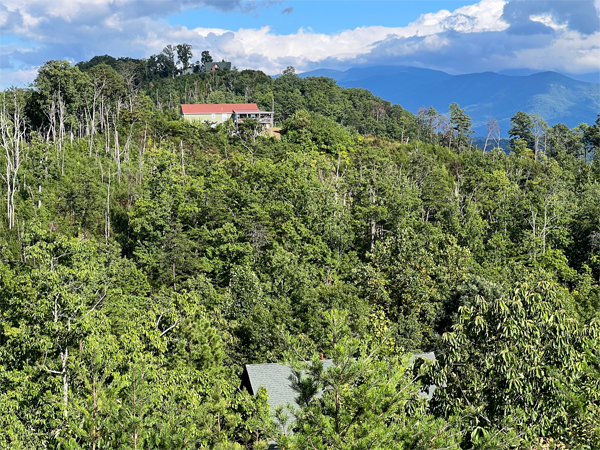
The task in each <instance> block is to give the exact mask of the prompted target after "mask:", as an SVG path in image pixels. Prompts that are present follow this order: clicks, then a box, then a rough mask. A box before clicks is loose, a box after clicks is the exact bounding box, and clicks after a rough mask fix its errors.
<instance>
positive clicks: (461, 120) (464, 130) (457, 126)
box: [450, 103, 474, 152]
mask: <svg viewBox="0 0 600 450" xmlns="http://www.w3.org/2000/svg"><path fill="white" fill-rule="evenodd" d="M450 123H451V124H452V127H453V128H454V131H455V133H456V148H457V149H458V151H459V152H461V151H463V150H464V149H466V148H468V146H469V145H470V143H469V138H470V137H471V135H473V133H474V131H473V130H471V126H472V125H473V122H472V121H471V118H470V117H469V116H468V115H467V113H466V111H465V110H464V109H462V108H461V107H460V106H458V103H451V104H450Z"/></svg>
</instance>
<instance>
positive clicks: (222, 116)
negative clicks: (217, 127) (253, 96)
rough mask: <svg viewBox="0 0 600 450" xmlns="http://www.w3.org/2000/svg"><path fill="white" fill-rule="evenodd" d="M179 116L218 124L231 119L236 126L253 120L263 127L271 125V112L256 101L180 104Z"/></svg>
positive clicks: (187, 119)
mask: <svg viewBox="0 0 600 450" xmlns="http://www.w3.org/2000/svg"><path fill="white" fill-rule="evenodd" d="M181 116H182V117H183V119H184V120H186V121H188V122H208V123H212V124H220V123H224V122H227V121H228V120H229V119H233V123H234V124H235V125H236V126H237V125H239V124H241V123H243V122H244V121H245V120H248V119H250V120H255V121H256V122H257V123H259V124H260V125H262V126H263V127H264V128H265V129H267V130H268V129H270V128H272V127H273V112H272V111H261V110H260V109H258V106H257V104H256V103H220V104H216V105H206V104H202V105H181Z"/></svg>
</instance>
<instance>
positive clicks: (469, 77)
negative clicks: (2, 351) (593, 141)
mask: <svg viewBox="0 0 600 450" xmlns="http://www.w3.org/2000/svg"><path fill="white" fill-rule="evenodd" d="M508 72H509V73H510V71H508ZM300 76H302V77H306V76H309V77H313V76H328V77H330V78H333V79H335V80H337V81H338V82H339V84H340V85H341V86H344V87H357V88H358V87H360V88H364V89H369V90H370V91H372V92H373V93H374V94H376V95H381V96H383V97H385V98H386V99H387V100H391V101H392V102H395V103H399V104H401V105H402V106H403V107H404V108H406V109H407V110H409V111H412V112H415V113H416V112H417V110H418V109H419V108H420V107H422V106H423V105H426V106H428V105H433V106H434V107H435V108H437V109H438V110H441V111H446V108H447V105H448V104H449V103H452V102H457V103H460V104H461V105H462V106H463V107H464V108H465V109H466V110H467V112H468V113H469V114H470V115H471V117H472V118H473V129H474V130H475V132H476V135H478V136H485V133H486V124H487V122H488V121H489V120H490V119H496V120H497V121H498V123H499V124H500V127H501V128H502V132H503V136H506V135H507V131H508V129H509V128H510V118H511V117H512V116H513V115H514V114H515V113H516V112H517V111H519V110H523V111H526V112H527V113H529V114H534V113H535V114H539V115H541V116H542V117H544V119H545V120H546V121H547V122H548V123H551V124H552V125H555V124H557V123H561V122H562V123H565V124H566V125H568V126H569V127H575V126H577V125H579V124H580V123H582V122H591V121H593V120H594V119H595V117H596V115H597V114H598V110H599V109H600V84H598V81H599V78H598V76H596V77H595V79H594V78H592V79H590V81H589V82H584V81H577V80H576V79H573V78H569V77H568V76H564V75H561V74H558V73H556V72H543V73H535V72H534V73H528V74H527V75H516V74H515V75H508V74H503V73H494V72H485V73H470V74H462V75H449V74H447V73H445V72H441V71H438V70H430V69H422V68H417V67H402V66H375V67H364V68H352V69H349V70H346V71H344V72H341V71H336V70H314V71H311V72H306V73H303V74H300Z"/></svg>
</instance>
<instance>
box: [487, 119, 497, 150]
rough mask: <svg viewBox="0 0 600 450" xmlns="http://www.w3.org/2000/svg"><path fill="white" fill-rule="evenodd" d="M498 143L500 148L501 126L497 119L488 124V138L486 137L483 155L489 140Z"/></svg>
mask: <svg viewBox="0 0 600 450" xmlns="http://www.w3.org/2000/svg"><path fill="white" fill-rule="evenodd" d="M490 139H491V140H492V141H496V142H497V143H498V146H499V145H500V125H499V124H498V121H497V120H496V119H490V120H489V122H488V123H487V136H486V137H485V144H484V146H483V153H485V150H486V148H487V145H488V141H489V140H490Z"/></svg>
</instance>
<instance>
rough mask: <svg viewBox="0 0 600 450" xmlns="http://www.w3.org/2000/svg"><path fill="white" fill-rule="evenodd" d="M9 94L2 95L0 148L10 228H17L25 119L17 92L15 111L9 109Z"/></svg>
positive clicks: (15, 95)
mask: <svg viewBox="0 0 600 450" xmlns="http://www.w3.org/2000/svg"><path fill="white" fill-rule="evenodd" d="M6 96H7V93H3V94H2V97H3V98H2V100H3V101H2V110H1V111H0V146H1V147H2V149H3V150H4V156H5V158H6V172H5V174H3V175H2V178H3V179H4V182H5V183H6V210H7V214H8V228H9V230H12V229H13V228H14V226H15V192H16V191H17V189H18V181H19V180H18V173H19V168H20V167H21V163H22V162H23V159H24V150H23V148H22V147H23V145H22V144H23V143H24V139H25V118H24V116H23V107H22V105H21V104H20V103H19V101H18V99H17V91H16V90H15V91H13V111H12V112H9V111H8V109H7V105H6V104H7V98H6Z"/></svg>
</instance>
